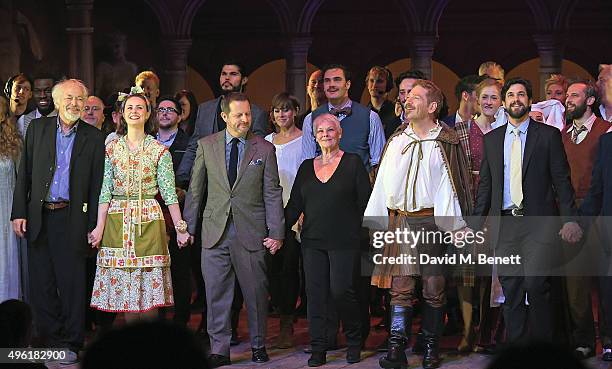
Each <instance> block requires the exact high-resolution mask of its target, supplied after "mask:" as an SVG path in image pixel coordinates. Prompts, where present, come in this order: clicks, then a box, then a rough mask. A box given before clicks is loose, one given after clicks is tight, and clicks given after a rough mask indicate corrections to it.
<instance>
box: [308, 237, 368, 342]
mask: <svg viewBox="0 0 612 369" xmlns="http://www.w3.org/2000/svg"><path fill="white" fill-rule="evenodd" d="M302 256H303V258H304V272H305V275H306V295H307V297H308V322H309V330H310V344H311V346H312V351H314V352H321V351H326V348H327V338H326V334H327V330H328V329H329V327H327V316H326V315H327V313H328V311H329V307H328V304H329V297H330V296H331V300H332V301H333V304H334V305H335V307H336V309H337V311H338V315H339V317H340V320H341V321H342V327H343V331H344V334H345V336H346V343H347V345H348V346H349V347H360V346H361V337H362V332H361V325H362V322H361V312H360V305H359V293H358V288H359V275H360V264H361V259H360V258H361V256H360V252H359V250H320V249H314V248H309V247H302Z"/></svg>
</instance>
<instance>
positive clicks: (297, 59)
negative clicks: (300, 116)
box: [285, 35, 312, 107]
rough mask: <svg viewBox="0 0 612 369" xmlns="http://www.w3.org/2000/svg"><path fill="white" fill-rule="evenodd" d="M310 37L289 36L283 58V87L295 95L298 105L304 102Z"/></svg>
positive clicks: (302, 104)
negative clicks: (285, 62) (285, 65)
mask: <svg viewBox="0 0 612 369" xmlns="http://www.w3.org/2000/svg"><path fill="white" fill-rule="evenodd" d="M311 43H312V38H310V37H308V36H303V35H301V36H290V37H289V39H288V40H287V43H286V50H285V59H286V61H287V69H286V73H285V89H286V90H287V92H289V93H290V94H292V95H293V96H295V97H297V99H298V101H299V102H300V105H301V106H302V107H304V104H305V102H306V82H307V78H308V77H307V76H306V67H307V65H308V50H309V48H310V44H311Z"/></svg>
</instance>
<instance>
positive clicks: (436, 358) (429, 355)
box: [423, 336, 442, 369]
mask: <svg viewBox="0 0 612 369" xmlns="http://www.w3.org/2000/svg"><path fill="white" fill-rule="evenodd" d="M424 341H425V353H424V354H423V369H434V368H438V367H440V363H441V362H442V360H441V359H440V352H439V351H438V337H437V336H425V337H424Z"/></svg>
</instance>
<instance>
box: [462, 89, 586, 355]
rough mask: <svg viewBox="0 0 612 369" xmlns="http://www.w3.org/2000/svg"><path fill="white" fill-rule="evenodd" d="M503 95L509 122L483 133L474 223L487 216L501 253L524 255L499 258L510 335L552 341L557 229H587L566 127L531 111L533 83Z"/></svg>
mask: <svg viewBox="0 0 612 369" xmlns="http://www.w3.org/2000/svg"><path fill="white" fill-rule="evenodd" d="M501 95H502V99H503V103H504V108H505V109H506V112H507V113H508V123H507V124H505V125H503V126H501V127H499V128H497V129H495V130H493V131H491V132H490V133H488V134H487V135H485V137H484V158H483V160H482V164H481V168H480V184H479V188H478V195H477V197H476V206H475V207H474V213H473V215H474V217H472V218H471V219H468V224H469V225H470V227H471V228H473V229H478V230H480V229H482V227H483V224H484V221H485V218H486V217H487V216H488V217H489V221H488V223H489V224H488V236H489V241H490V243H491V245H492V246H493V247H494V248H495V254H496V256H515V255H520V256H521V262H520V264H515V265H498V267H499V274H500V278H499V279H500V282H501V285H502V288H503V292H504V296H505V298H506V300H505V303H504V305H503V312H504V320H505V322H506V328H507V339H508V342H510V343H517V342H518V341H522V340H524V339H525V338H527V333H529V334H530V336H531V337H530V338H532V339H535V340H540V341H552V340H553V328H554V327H553V312H552V305H551V297H550V295H551V283H550V278H549V277H548V276H547V275H548V274H547V273H548V272H549V270H550V269H549V268H550V267H551V265H552V264H551V263H552V260H554V259H555V257H556V256H558V255H559V249H558V246H559V245H558V243H559V239H558V233H561V234H563V235H568V236H569V237H568V239H570V240H574V241H576V240H577V239H578V238H579V236H580V235H581V233H582V230H581V229H580V227H579V226H578V224H577V223H575V221H574V218H575V216H576V206H575V203H574V189H573V187H572V184H571V182H570V177H569V166H568V163H567V158H566V156H565V150H564V148H563V143H562V141H561V133H560V132H559V130H558V129H556V128H554V127H551V126H548V125H544V124H541V123H538V122H536V121H534V120H531V119H530V118H529V110H530V105H531V97H532V89H531V83H530V82H529V81H527V80H524V79H521V78H514V79H511V80H509V81H507V82H506V83H505V84H504V87H503V88H502V92H501ZM562 223H563V228H561V224H562ZM560 228H561V232H559V229H560ZM527 296H528V299H529V305H528V306H527V305H526V304H525V298H526V297H527ZM528 312H529V314H527V313H528Z"/></svg>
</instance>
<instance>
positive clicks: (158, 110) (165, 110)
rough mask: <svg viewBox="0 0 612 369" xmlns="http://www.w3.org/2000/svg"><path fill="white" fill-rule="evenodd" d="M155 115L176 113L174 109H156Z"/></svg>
mask: <svg viewBox="0 0 612 369" xmlns="http://www.w3.org/2000/svg"><path fill="white" fill-rule="evenodd" d="M157 113H158V114H163V113H176V114H178V111H176V109H174V108H163V107H162V108H157Z"/></svg>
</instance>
